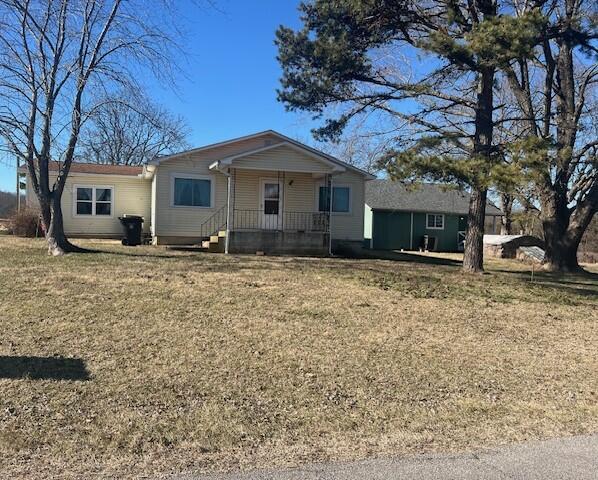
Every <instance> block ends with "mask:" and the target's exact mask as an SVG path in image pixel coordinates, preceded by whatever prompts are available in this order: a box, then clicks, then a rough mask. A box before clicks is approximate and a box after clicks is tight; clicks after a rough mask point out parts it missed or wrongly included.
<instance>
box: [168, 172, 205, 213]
mask: <svg viewBox="0 0 598 480" xmlns="http://www.w3.org/2000/svg"><path fill="white" fill-rule="evenodd" d="M172 189H173V200H172V204H173V205H174V206H175V207H205V208H209V207H211V206H212V179H211V178H203V177H201V178H200V177H184V176H174V177H173V179H172Z"/></svg>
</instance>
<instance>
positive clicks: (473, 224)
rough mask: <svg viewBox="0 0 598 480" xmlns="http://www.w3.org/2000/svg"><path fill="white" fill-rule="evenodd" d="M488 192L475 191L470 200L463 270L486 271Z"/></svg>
mask: <svg viewBox="0 0 598 480" xmlns="http://www.w3.org/2000/svg"><path fill="white" fill-rule="evenodd" d="M486 196H487V190H479V189H473V191H472V192H471V197H470V199H469V213H468V215H467V233H466V234H465V251H464V253H463V270H465V271H466V272H472V273H478V272H483V271H484V220H485V217H486Z"/></svg>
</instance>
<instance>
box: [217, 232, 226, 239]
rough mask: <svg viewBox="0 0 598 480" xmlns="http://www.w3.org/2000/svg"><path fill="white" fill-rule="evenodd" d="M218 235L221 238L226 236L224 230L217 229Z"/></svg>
mask: <svg viewBox="0 0 598 480" xmlns="http://www.w3.org/2000/svg"><path fill="white" fill-rule="evenodd" d="M218 236H219V237H221V238H224V237H226V230H220V231H218Z"/></svg>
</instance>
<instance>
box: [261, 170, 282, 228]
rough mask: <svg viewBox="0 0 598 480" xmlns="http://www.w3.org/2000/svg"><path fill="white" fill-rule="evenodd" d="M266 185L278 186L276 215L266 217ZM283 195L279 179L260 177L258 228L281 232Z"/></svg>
mask: <svg viewBox="0 0 598 480" xmlns="http://www.w3.org/2000/svg"><path fill="white" fill-rule="evenodd" d="M266 183H276V184H278V215H266V213H265V212H264V204H265V198H264V186H265V185H266ZM283 195H284V192H283V184H282V180H281V179H279V178H271V177H262V178H260V227H261V228H262V229H263V230H281V229H282V219H283V215H284V213H283V211H282V209H283V203H284V202H283V201H282V196H283Z"/></svg>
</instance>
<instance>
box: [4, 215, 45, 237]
mask: <svg viewBox="0 0 598 480" xmlns="http://www.w3.org/2000/svg"><path fill="white" fill-rule="evenodd" d="M9 229H10V232H11V233H12V234H13V235H17V236H19V237H41V236H43V235H44V234H43V231H42V225H41V222H40V219H39V212H38V211H37V210H32V209H30V208H24V209H23V210H21V211H19V212H17V213H15V214H14V215H13V216H12V217H11V218H10V224H9Z"/></svg>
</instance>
